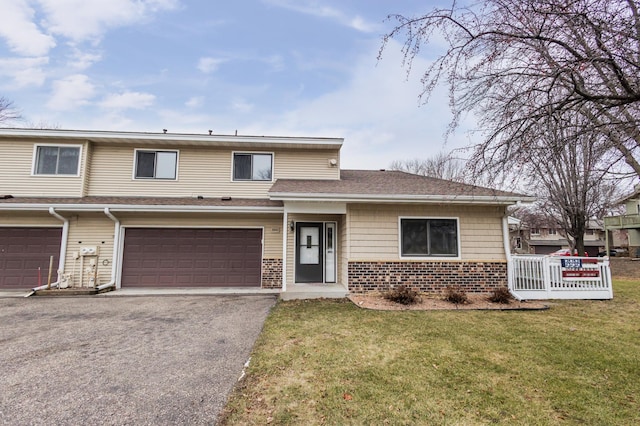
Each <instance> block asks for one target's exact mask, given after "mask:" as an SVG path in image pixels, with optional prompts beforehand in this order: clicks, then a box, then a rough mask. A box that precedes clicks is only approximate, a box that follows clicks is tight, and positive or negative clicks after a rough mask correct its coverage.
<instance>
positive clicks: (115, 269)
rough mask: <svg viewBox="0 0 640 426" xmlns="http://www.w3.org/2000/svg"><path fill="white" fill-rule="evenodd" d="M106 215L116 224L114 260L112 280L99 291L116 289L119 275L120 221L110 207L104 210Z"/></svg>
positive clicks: (99, 288)
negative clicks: (110, 288) (117, 275)
mask: <svg viewBox="0 0 640 426" xmlns="http://www.w3.org/2000/svg"><path fill="white" fill-rule="evenodd" d="M104 214H105V215H106V216H107V217H108V218H109V219H111V220H112V221H113V222H114V224H115V225H114V230H113V258H112V261H111V280H110V281H109V282H108V283H106V284H102V285H99V286H98V287H96V289H97V290H98V291H101V290H104V289H106V288H109V287H115V285H116V274H117V273H118V262H117V259H118V257H119V256H118V250H119V248H120V219H118V218H117V217H115V216H114V215H113V214H112V213H111V212H110V211H109V207H105V208H104Z"/></svg>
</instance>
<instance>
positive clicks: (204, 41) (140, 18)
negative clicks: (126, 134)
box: [0, 0, 469, 169]
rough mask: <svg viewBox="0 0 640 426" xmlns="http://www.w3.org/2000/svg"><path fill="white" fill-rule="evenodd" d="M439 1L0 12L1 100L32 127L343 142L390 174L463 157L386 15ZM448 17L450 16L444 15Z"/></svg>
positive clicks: (29, 6) (57, 3)
mask: <svg viewBox="0 0 640 426" xmlns="http://www.w3.org/2000/svg"><path fill="white" fill-rule="evenodd" d="M435 1H436V0H433V1H430V0H395V1H392V2H391V1H388V0H240V1H233V2H231V1H224V2H223V1H211V0H91V1H87V0H0V10H2V13H1V14H0V95H1V96H4V97H6V98H7V99H9V100H11V101H13V103H14V104H15V106H16V107H18V108H19V109H20V111H21V113H22V115H23V116H24V119H25V122H24V123H20V125H23V126H26V125H30V126H40V127H43V126H44V127H46V126H55V127H59V128H64V129H90V130H119V131H151V132H160V131H162V129H168V131H169V132H180V133H202V134H206V133H207V132H208V130H209V129H211V130H213V131H214V133H216V134H234V133H235V132H236V131H237V132H238V134H241V135H278V136H328V137H343V138H345V143H344V145H343V149H342V166H343V167H346V168H371V169H375V168H384V167H388V166H389V163H390V162H391V161H392V160H397V159H407V158H428V157H430V156H433V155H434V154H436V153H437V152H439V151H445V150H446V151H448V150H451V149H453V148H458V147H461V146H464V145H466V144H468V143H469V138H468V136H467V135H466V134H465V133H464V132H462V131H458V132H457V133H456V134H454V135H453V136H452V137H450V138H449V139H448V141H447V142H446V145H445V137H444V133H445V132H446V129H447V124H448V123H449V121H450V119H451V114H450V112H449V108H448V99H447V96H446V91H445V90H441V91H438V92H436V93H435V94H434V95H433V96H432V97H431V100H430V102H429V103H428V104H426V105H422V104H421V102H420V100H419V99H418V95H419V94H420V92H421V84H420V72H419V71H420V70H421V69H424V68H425V66H426V64H427V61H428V60H429V59H430V57H429V50H428V49H425V50H424V51H423V56H422V57H421V58H419V59H418V60H417V62H415V63H414V72H413V73H411V74H409V75H408V76H407V70H406V69H405V68H403V67H402V55H401V53H400V45H399V44H398V43H395V42H392V43H391V44H390V45H389V46H388V48H387V49H386V50H385V52H384V55H383V58H382V60H380V61H378V59H377V56H378V50H379V48H380V46H381V40H382V35H383V34H385V33H386V32H388V31H389V30H390V29H391V28H392V25H393V22H390V21H387V20H386V17H387V15H389V14H392V13H399V14H403V15H416V14H420V13H422V12H426V11H427V10H429V9H430V8H431V7H433V5H434V2H435ZM445 3H448V2H445Z"/></svg>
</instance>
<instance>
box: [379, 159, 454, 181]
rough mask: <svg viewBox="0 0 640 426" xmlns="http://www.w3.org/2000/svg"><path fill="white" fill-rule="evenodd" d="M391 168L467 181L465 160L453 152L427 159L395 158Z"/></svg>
mask: <svg viewBox="0 0 640 426" xmlns="http://www.w3.org/2000/svg"><path fill="white" fill-rule="evenodd" d="M389 168H390V169H391V170H400V171H403V172H407V173H413V174H416V175H422V176H429V177H434V178H438V179H447V180H453V181H456V182H464V181H465V170H466V164H465V161H464V160H462V159H458V158H455V157H453V156H452V155H451V153H445V152H440V153H438V154H436V155H435V156H433V157H429V158H425V159H418V158H412V159H406V160H393V161H392V162H391V164H390V165H389Z"/></svg>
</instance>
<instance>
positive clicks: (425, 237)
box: [400, 218, 459, 257]
mask: <svg viewBox="0 0 640 426" xmlns="http://www.w3.org/2000/svg"><path fill="white" fill-rule="evenodd" d="M400 234H401V243H400V244H401V255H402V256H403V257H458V256H459V242H458V220H457V219H444V218H406V219H400Z"/></svg>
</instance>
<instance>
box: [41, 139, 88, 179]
mask: <svg viewBox="0 0 640 426" xmlns="http://www.w3.org/2000/svg"><path fill="white" fill-rule="evenodd" d="M79 164H80V146H75V145H60V146H54V145H38V146H36V157H35V162H34V168H33V174H35V175H61V176H78V170H79V168H80V167H79Z"/></svg>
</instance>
